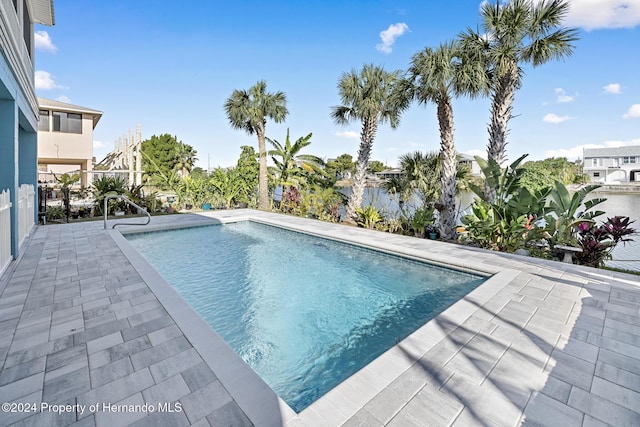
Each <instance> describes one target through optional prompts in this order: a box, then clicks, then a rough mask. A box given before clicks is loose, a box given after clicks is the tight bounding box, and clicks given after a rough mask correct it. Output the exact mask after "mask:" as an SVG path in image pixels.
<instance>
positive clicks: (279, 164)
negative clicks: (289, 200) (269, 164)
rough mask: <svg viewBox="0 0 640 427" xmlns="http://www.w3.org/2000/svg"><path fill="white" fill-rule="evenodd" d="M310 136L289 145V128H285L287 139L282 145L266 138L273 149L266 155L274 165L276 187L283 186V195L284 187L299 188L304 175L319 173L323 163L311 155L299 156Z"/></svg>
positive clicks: (309, 142) (307, 143) (309, 141)
mask: <svg viewBox="0 0 640 427" xmlns="http://www.w3.org/2000/svg"><path fill="white" fill-rule="evenodd" d="M311 136H312V134H311V133H309V134H308V135H307V136H304V137H300V138H298V139H296V141H295V142H294V143H293V144H291V140H290V139H289V128H287V138H286V139H285V143H284V145H282V144H281V143H279V142H278V141H276V140H275V139H271V138H266V139H267V141H268V142H269V143H270V144H271V145H272V146H273V147H274V149H273V150H270V151H269V152H268V154H269V155H270V156H271V160H273V163H274V164H275V165H276V166H275V168H274V169H275V171H276V174H277V176H278V180H277V184H276V186H278V185H282V186H283V188H282V193H283V194H284V187H285V186H289V185H298V186H299V185H300V184H301V183H303V182H304V181H305V176H304V175H305V174H306V173H321V169H320V167H321V166H323V165H324V161H323V160H322V159H321V158H320V157H317V156H314V155H311V154H299V153H300V151H301V150H302V149H303V148H305V147H307V146H308V145H309V144H311Z"/></svg>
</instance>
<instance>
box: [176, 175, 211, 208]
mask: <svg viewBox="0 0 640 427" xmlns="http://www.w3.org/2000/svg"><path fill="white" fill-rule="evenodd" d="M206 182H207V180H206V179H204V178H193V177H191V176H184V177H182V178H181V179H180V180H179V181H178V185H177V186H176V194H177V195H178V203H179V204H180V205H191V206H193V207H196V208H199V207H200V206H202V204H203V203H204V201H205V199H206V191H207V186H206Z"/></svg>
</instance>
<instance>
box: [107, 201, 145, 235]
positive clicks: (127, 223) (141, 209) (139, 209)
mask: <svg viewBox="0 0 640 427" xmlns="http://www.w3.org/2000/svg"><path fill="white" fill-rule="evenodd" d="M111 199H118V200H123V201H125V202H127V203H128V204H129V205H131V206H133V207H134V208H136V209H138V212H140V211H142V212H144V213H145V215H147V222H145V223H144V224H142V223H138V222H118V223H116V224H113V227H111V228H116V226H118V225H147V224H149V223H150V222H151V214H150V213H149V212H147V211H146V210H145V209H144V208H142V207H140V206H138V205H137V204H135V203H134V202H132V201H131V200H130V199H129V198H128V197H127V196H125V195H123V194H111V195H109V196H107V197H105V198H104V229H105V230H106V229H107V215H108V213H109V211H108V210H107V202H108V201H109V200H111Z"/></svg>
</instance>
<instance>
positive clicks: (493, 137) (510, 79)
mask: <svg viewBox="0 0 640 427" xmlns="http://www.w3.org/2000/svg"><path fill="white" fill-rule="evenodd" d="M518 77H519V70H518V64H516V63H513V64H511V67H510V69H509V70H508V71H507V72H506V73H505V74H504V75H502V76H501V77H500V78H499V79H498V82H497V87H496V88H495V91H494V93H493V99H492V102H491V122H490V123H489V128H488V130H489V144H488V145H487V155H488V156H489V157H492V158H493V159H495V161H496V162H498V164H502V162H504V161H505V160H506V156H505V153H506V149H507V132H508V125H509V120H510V119H511V117H512V115H511V113H512V111H513V100H514V98H515V93H516V89H517V88H518Z"/></svg>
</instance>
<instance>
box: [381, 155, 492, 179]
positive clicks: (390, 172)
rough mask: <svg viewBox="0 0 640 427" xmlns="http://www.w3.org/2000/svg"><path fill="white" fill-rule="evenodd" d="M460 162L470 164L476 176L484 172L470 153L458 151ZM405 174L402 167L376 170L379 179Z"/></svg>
mask: <svg viewBox="0 0 640 427" xmlns="http://www.w3.org/2000/svg"><path fill="white" fill-rule="evenodd" d="M458 163H459V164H466V165H469V169H470V170H471V174H472V175H474V176H480V174H481V173H482V171H481V170H480V166H479V165H478V162H477V161H476V159H475V158H474V157H473V156H470V155H469V154H464V153H458ZM403 175H404V172H402V169H400V168H393V169H385V170H383V171H382V172H376V176H377V177H378V179H391V178H402V176H403Z"/></svg>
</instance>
